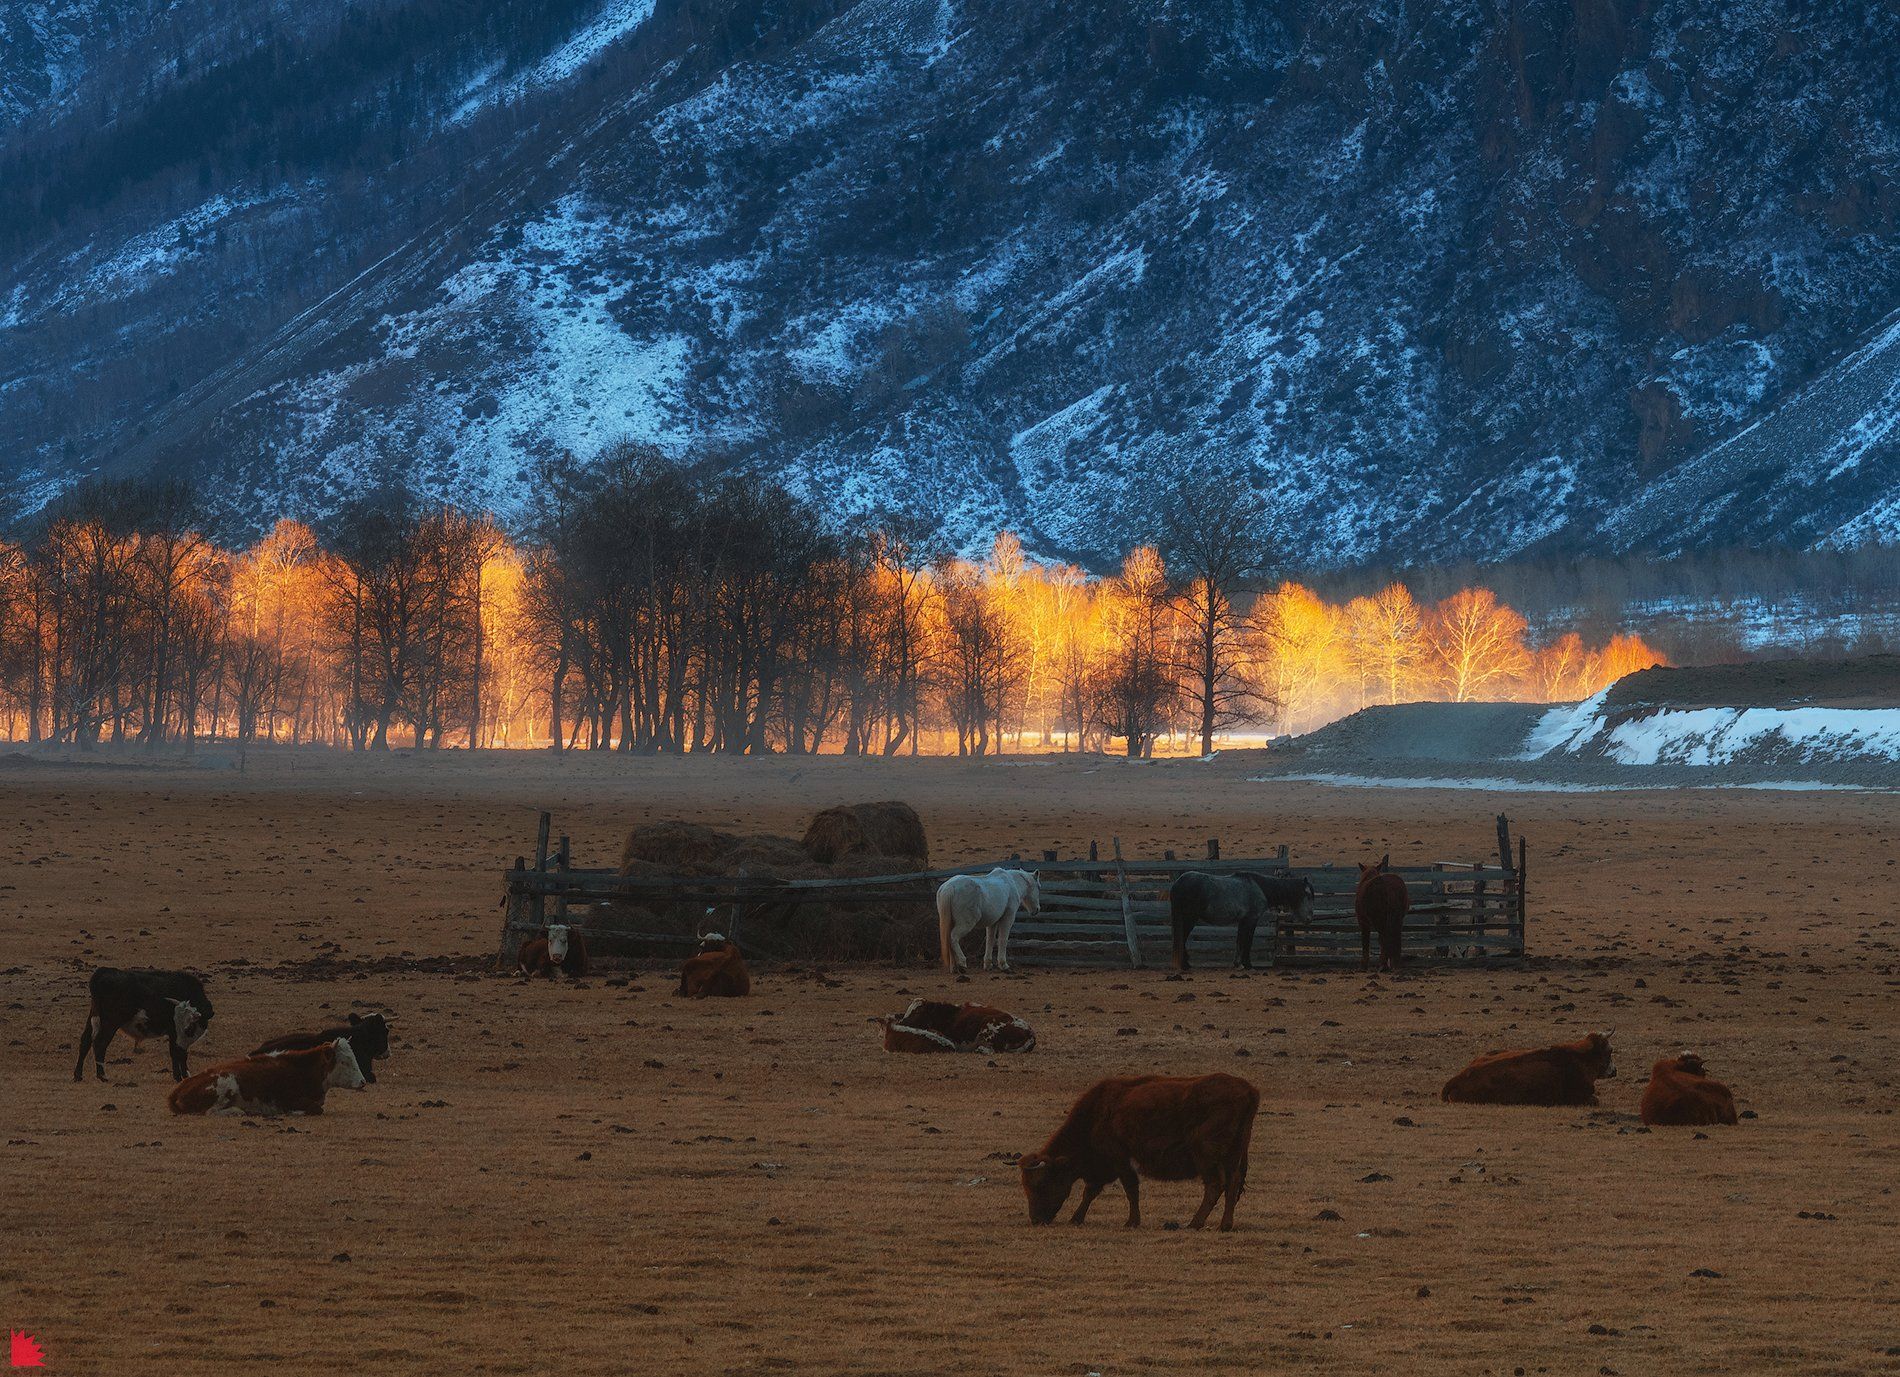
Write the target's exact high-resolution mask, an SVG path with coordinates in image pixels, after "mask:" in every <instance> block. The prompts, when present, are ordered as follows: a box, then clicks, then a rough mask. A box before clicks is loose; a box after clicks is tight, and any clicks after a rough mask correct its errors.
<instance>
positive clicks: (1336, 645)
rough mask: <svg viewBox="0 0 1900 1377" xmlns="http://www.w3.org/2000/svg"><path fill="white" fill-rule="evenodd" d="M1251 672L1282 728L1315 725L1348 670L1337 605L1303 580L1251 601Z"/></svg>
mask: <svg viewBox="0 0 1900 1377" xmlns="http://www.w3.org/2000/svg"><path fill="white" fill-rule="evenodd" d="M1248 621H1249V625H1250V627H1251V630H1252V634H1253V640H1254V646H1255V667H1256V668H1255V672H1256V673H1257V674H1258V675H1259V676H1260V681H1261V684H1262V693H1263V694H1264V696H1265V697H1266V698H1267V700H1268V701H1269V702H1271V703H1273V704H1274V705H1275V721H1276V723H1277V725H1278V726H1279V728H1280V730H1281V731H1283V732H1297V731H1305V730H1306V729H1307V728H1309V727H1311V726H1313V725H1315V724H1316V723H1317V722H1318V721H1319V720H1321V717H1322V715H1323V713H1324V709H1325V705H1326V704H1327V702H1328V700H1329V699H1330V698H1331V697H1332V696H1334V695H1335V694H1336V693H1337V692H1338V690H1339V689H1340V687H1341V686H1342V685H1343V683H1344V679H1345V674H1346V670H1347V661H1346V642H1345V636H1344V634H1343V622H1344V617H1343V615H1342V614H1341V612H1340V609H1339V608H1337V607H1335V606H1333V605H1332V604H1331V603H1329V602H1327V601H1326V600H1325V599H1324V598H1322V597H1320V596H1319V594H1317V593H1315V592H1314V591H1313V590H1312V589H1310V588H1308V587H1306V586H1305V585H1304V584H1300V583H1293V582H1290V581H1289V582H1286V583H1282V584H1281V585H1280V586H1279V587H1278V588H1275V589H1274V590H1273V591H1272V592H1271V593H1268V594H1266V595H1265V596H1264V597H1262V598H1261V599H1260V600H1259V601H1258V602H1256V603H1255V604H1254V608H1253V613H1252V615H1251V616H1250V617H1249V619H1248Z"/></svg>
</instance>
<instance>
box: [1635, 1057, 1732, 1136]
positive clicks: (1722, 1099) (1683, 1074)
mask: <svg viewBox="0 0 1900 1377" xmlns="http://www.w3.org/2000/svg"><path fill="white" fill-rule="evenodd" d="M1640 1110H1641V1113H1642V1116H1643V1122H1644V1123H1646V1124H1653V1125H1655V1126H1656V1127H1659V1128H1678V1127H1681V1128H1686V1127H1693V1126H1700V1125H1703V1124H1732V1123H1736V1122H1738V1119H1737V1117H1736V1113H1735V1096H1734V1095H1732V1094H1731V1093H1729V1088H1728V1087H1727V1086H1726V1085H1723V1084H1722V1082H1720V1081H1718V1080H1713V1079H1711V1078H1710V1076H1709V1074H1708V1071H1707V1069H1706V1068H1705V1067H1704V1066H1703V1065H1702V1058H1701V1057H1698V1056H1697V1055H1696V1054H1695V1053H1694V1052H1684V1053H1683V1054H1682V1055H1681V1056H1679V1057H1664V1058H1663V1059H1662V1060H1661V1061H1659V1062H1657V1063H1656V1064H1655V1065H1654V1066H1653V1067H1651V1068H1650V1071H1649V1084H1648V1086H1647V1087H1645V1088H1644V1090H1643V1102H1642V1105H1641V1106H1640Z"/></svg>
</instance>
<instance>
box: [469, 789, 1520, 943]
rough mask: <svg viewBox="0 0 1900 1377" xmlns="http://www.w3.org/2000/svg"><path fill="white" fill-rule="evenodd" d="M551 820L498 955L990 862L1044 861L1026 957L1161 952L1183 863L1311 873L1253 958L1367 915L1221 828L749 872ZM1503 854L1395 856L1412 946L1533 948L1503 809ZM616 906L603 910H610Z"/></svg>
mask: <svg viewBox="0 0 1900 1377" xmlns="http://www.w3.org/2000/svg"><path fill="white" fill-rule="evenodd" d="M550 831H551V820H550V818H549V816H548V815H547V814H545V813H543V814H542V815H541V818H540V823H539V827H538V828H537V833H536V843H535V859H534V863H533V865H532V866H530V865H529V863H528V861H527V858H526V857H517V858H516V861H515V864H514V866H513V868H511V869H509V870H507V871H505V872H504V874H503V884H504V894H503V903H504V906H505V910H506V912H505V915H504V917H503V919H502V929H501V951H500V959H501V961H502V963H503V964H504V966H505V965H509V964H512V963H513V961H514V958H515V953H516V951H517V950H518V948H519V947H520V944H521V942H522V941H523V940H524V938H526V937H527V936H528V935H530V934H532V933H535V932H538V931H540V930H541V929H542V928H543V927H544V926H545V925H546V924H547V923H549V922H559V921H570V922H574V923H578V924H581V925H583V926H584V927H585V928H586V931H587V937H588V941H589V942H590V943H591V944H594V945H596V946H605V947H607V948H609V949H612V948H624V949H628V950H638V949H648V950H651V949H656V948H657V949H664V948H667V947H669V946H670V947H672V948H673V949H675V950H678V949H680V948H683V947H684V946H685V945H687V944H689V943H690V942H691V941H692V938H691V937H690V935H688V934H686V933H684V932H681V933H665V932H651V931H641V932H633V931H630V930H628V929H627V928H626V927H625V926H624V925H623V924H620V923H617V922H615V921H612V920H611V919H610V918H609V914H610V910H611V908H612V907H613V906H615V905H617V904H619V903H623V902H624V903H629V904H636V905H640V906H643V907H656V908H657V907H668V908H672V909H674V910H675V911H679V910H681V909H694V908H696V909H699V910H700V911H701V912H702V913H710V914H712V915H713V916H714V917H715V919H717V920H718V921H720V923H721V925H722V926H726V927H728V929H730V927H732V926H734V925H736V924H737V923H739V922H740V921H741V920H742V915H743V914H745V913H746V912H748V911H758V909H759V908H760V907H761V906H765V907H769V908H792V909H795V908H796V907H797V906H800V905H806V904H810V905H853V904H873V903H877V904H891V903H894V902H910V903H928V902H929V901H930V899H931V897H932V895H933V894H934V893H935V891H936V887H937V886H938V885H939V884H941V883H942V882H943V881H944V880H947V879H949V878H950V877H951V876H953V875H981V874H986V873H988V872H989V871H990V870H991V869H993V868H995V867H996V866H998V865H1006V866H1009V867H1012V868H1015V869H1020V870H1028V871H1031V872H1033V873H1035V874H1036V875H1037V877H1038V879H1039V880H1040V882H1041V884H1040V888H1041V893H1042V911H1041V912H1040V913H1037V914H1033V915H1025V916H1024V917H1022V918H1019V919H1018V920H1017V922H1016V924H1015V926H1014V927H1013V929H1012V930H1011V934H1010V955H1011V958H1012V960H1014V961H1017V962H1020V963H1021V964H1024V965H1105V966H1120V965H1129V966H1136V967H1140V966H1165V965H1167V964H1168V961H1169V959H1170V956H1171V946H1172V936H1171V933H1170V930H1169V921H1168V903H1167V894H1168V888H1169V886H1170V885H1171V884H1172V883H1173V882H1174V880H1175V878H1176V877H1177V876H1179V875H1181V874H1182V873H1183V872H1185V871H1189V870H1199V871H1208V872H1212V873H1215V874H1234V873H1236V872H1240V871H1250V870H1253V871H1267V872H1273V873H1282V874H1290V875H1293V876H1295V877H1297V878H1302V879H1306V880H1309V881H1311V882H1312V885H1313V893H1314V898H1313V912H1312V917H1311V918H1310V919H1308V920H1301V919H1298V918H1295V917H1293V916H1291V915H1274V916H1273V917H1272V918H1271V919H1270V920H1269V921H1267V922H1265V923H1262V924H1261V926H1260V929H1259V931H1258V932H1257V933H1256V934H1255V938H1254V961H1255V963H1256V964H1258V965H1273V964H1277V965H1297V964H1307V963H1312V962H1325V961H1339V960H1345V959H1348V958H1355V959H1356V957H1357V955H1358V951H1359V930H1358V924H1357V922H1356V921H1355V919H1354V917H1353V892H1354V889H1355V888H1356V887H1357V884H1358V879H1359V872H1358V868H1357V867H1356V866H1353V865H1294V864H1293V863H1292V858H1291V856H1290V854H1289V851H1288V848H1287V847H1285V846H1281V847H1279V848H1277V849H1276V850H1275V851H1274V853H1273V854H1272V855H1268V856H1256V857H1250V858H1243V859H1226V858H1222V857H1221V854H1220V843H1219V842H1218V840H1214V841H1210V842H1208V844H1207V853H1208V855H1207V858H1206V859H1200V860H1187V861H1184V860H1177V859H1176V858H1175V857H1174V854H1173V853H1172V852H1170V853H1168V855H1167V857H1166V859H1163V860H1160V861H1154V860H1137V859H1128V858H1124V857H1123V855H1122V853H1121V841H1120V839H1119V838H1116V839H1115V840H1114V851H1113V857H1112V859H1109V860H1097V859H1094V858H1093V851H1094V849H1095V848H1094V847H1093V846H1091V848H1090V850H1091V858H1090V859H1088V860H1082V859H1062V858H1060V857H1058V856H1057V855H1056V854H1055V853H1054V852H1044V853H1043V855H1042V857H1040V858H1039V859H1033V860H1026V859H1019V858H1015V857H1012V858H1010V859H1008V860H1006V861H992V862H985V863H983V864H980V865H966V866H955V867H951V868H948V869H942V870H922V871H908V872H903V873H896V874H890V875H869V876H853V877H850V878H824V879H814V880H780V879H773V878H770V877H766V876H746V875H706V876H695V875H677V876H653V875H640V876H629V875H621V874H618V873H617V872H615V871H612V870H604V869H580V868H576V867H575V866H574V865H573V864H572V858H571V852H570V849H569V845H568V839H567V838H566V837H561V838H559V840H558V845H556V846H553V847H551V846H550ZM1498 856H1499V859H1498V861H1497V862H1495V863H1494V862H1488V861H1433V862H1429V863H1424V864H1418V865H1409V866H1407V865H1401V866H1394V867H1392V870H1393V872H1394V873H1395V874H1397V875H1399V876H1400V877H1402V878H1403V879H1404V881H1405V885H1406V889H1407V891H1408V892H1409V893H1410V895H1411V899H1412V908H1411V912H1410V913H1409V914H1408V915H1407V917H1406V924H1405V949H1406V957H1407V959H1408V960H1413V959H1419V960H1471V959H1488V958H1493V957H1502V956H1522V955H1523V954H1524V951H1525V940H1524V936H1525V923H1526V916H1527V913H1526V902H1525V870H1526V859H1527V858H1526V847H1525V844H1524V840H1523V838H1522V837H1519V838H1518V839H1517V846H1516V854H1515V855H1513V854H1512V846H1511V839H1510V831H1509V824H1508V822H1507V821H1506V819H1505V818H1504V817H1503V815H1501V814H1500V815H1499V817H1498ZM602 920H608V921H602ZM1233 949H1234V930H1233V929H1232V928H1222V927H1201V928H1197V929H1196V930H1195V932H1194V934H1193V936H1192V937H1191V938H1190V939H1189V943H1188V950H1189V955H1190V958H1191V959H1192V960H1194V961H1196V962H1198V963H1200V964H1202V965H1212V964H1220V965H1225V964H1227V963H1228V961H1229V960H1231V957H1232V953H1233Z"/></svg>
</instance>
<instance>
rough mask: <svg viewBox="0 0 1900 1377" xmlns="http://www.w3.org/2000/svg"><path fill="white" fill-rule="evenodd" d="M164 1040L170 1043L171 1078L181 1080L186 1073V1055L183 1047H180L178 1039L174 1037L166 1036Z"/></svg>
mask: <svg viewBox="0 0 1900 1377" xmlns="http://www.w3.org/2000/svg"><path fill="white" fill-rule="evenodd" d="M166 1041H167V1043H169V1044H170V1047H171V1054H172V1079H173V1080H175V1081H182V1080H183V1079H184V1078H185V1074H186V1072H185V1058H186V1056H187V1053H186V1051H185V1049H184V1048H183V1047H180V1046H179V1045H178V1040H177V1039H176V1038H167V1039H166Z"/></svg>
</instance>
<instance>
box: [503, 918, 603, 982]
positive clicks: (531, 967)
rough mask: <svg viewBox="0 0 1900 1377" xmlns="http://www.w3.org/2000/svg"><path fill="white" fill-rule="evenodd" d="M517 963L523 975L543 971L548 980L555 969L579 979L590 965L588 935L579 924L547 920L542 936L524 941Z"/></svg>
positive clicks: (538, 973) (551, 977) (537, 973)
mask: <svg viewBox="0 0 1900 1377" xmlns="http://www.w3.org/2000/svg"><path fill="white" fill-rule="evenodd" d="M516 965H517V967H518V969H519V970H520V971H521V973H522V974H523V975H545V976H546V977H547V978H548V979H550V980H552V979H554V973H555V972H556V971H559V972H560V973H561V974H563V975H566V976H571V977H573V978H575V979H579V978H580V977H581V976H584V975H586V974H587V973H588V972H589V971H591V970H592V969H593V964H592V963H591V962H590V961H589V960H588V959H587V939H586V938H585V937H583V936H582V935H581V930H580V929H579V928H575V927H569V926H568V925H567V924H566V923H549V924H548V926H547V930H546V931H545V932H543V933H542V935H541V936H539V937H536V938H533V939H531V940H530V941H527V942H523V943H522V944H521V952H520V955H519V956H517V957H516Z"/></svg>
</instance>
